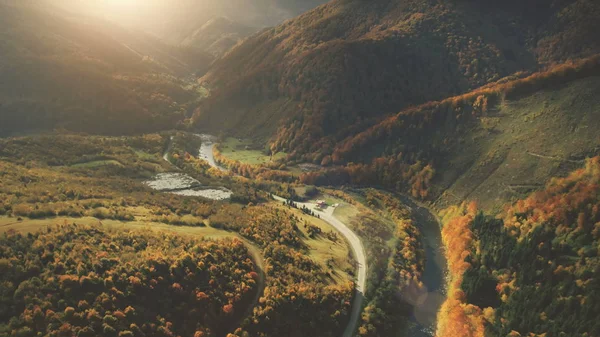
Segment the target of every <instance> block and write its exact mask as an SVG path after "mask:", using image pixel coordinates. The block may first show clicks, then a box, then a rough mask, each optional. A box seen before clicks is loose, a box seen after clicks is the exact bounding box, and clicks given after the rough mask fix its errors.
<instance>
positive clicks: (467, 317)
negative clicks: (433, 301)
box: [438, 157, 600, 337]
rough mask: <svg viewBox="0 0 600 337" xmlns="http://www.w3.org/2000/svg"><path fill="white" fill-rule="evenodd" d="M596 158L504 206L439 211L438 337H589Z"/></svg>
mask: <svg viewBox="0 0 600 337" xmlns="http://www.w3.org/2000/svg"><path fill="white" fill-rule="evenodd" d="M599 183H600V158H599V157H595V158H592V159H589V160H588V161H587V163H586V165H585V167H584V168H582V169H579V170H576V171H574V172H573V173H571V174H570V175H569V176H568V177H566V178H561V179H553V180H551V181H550V182H549V183H548V185H547V186H546V188H545V189H544V190H542V191H540V192H536V193H533V194H531V195H530V196H529V197H528V198H526V199H523V200H519V201H518V202H516V203H514V204H513V205H511V206H509V207H507V209H506V210H505V211H503V212H502V213H501V214H500V215H499V216H497V217H493V216H488V215H486V214H484V213H481V212H479V213H478V212H477V209H476V206H475V205H471V206H469V207H468V208H466V207H464V205H463V206H462V207H453V208H452V209H449V210H446V212H445V219H446V221H445V224H444V228H443V231H442V234H443V237H444V242H445V245H446V248H447V250H448V258H449V267H450V272H451V278H452V281H451V283H450V288H449V292H448V295H449V298H448V300H447V301H446V303H445V304H444V307H443V308H442V311H441V313H440V314H441V316H442V318H441V320H440V322H439V324H438V325H439V330H438V333H439V336H449V337H450V336H466V337H469V336H511V337H516V336H597V335H599V334H600V323H599V322H598V319H597V318H598V317H597V316H598V315H597V313H598V312H599V311H600V304H599V303H600V298H599V297H598V295H599V293H598V289H600V283H599V280H600V260H599V258H598V239H599V238H600V212H599V210H600V194H599V192H600V184H599Z"/></svg>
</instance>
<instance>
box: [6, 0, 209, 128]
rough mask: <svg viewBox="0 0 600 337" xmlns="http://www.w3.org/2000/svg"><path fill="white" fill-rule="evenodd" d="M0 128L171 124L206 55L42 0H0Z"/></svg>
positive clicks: (187, 102)
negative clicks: (25, 0)
mask: <svg viewBox="0 0 600 337" xmlns="http://www.w3.org/2000/svg"><path fill="white" fill-rule="evenodd" d="M0 30H1V32H0V34H1V37H0V53H1V55H2V56H1V57H0V78H1V79H2V80H0V97H1V98H0V100H1V101H2V104H1V106H0V134H11V133H20V132H27V131H30V130H38V129H42V130H48V129H50V130H51V129H54V128H66V129H71V130H74V131H87V132H101V133H134V132H141V131H149V130H158V129H164V128H170V127H174V126H175V125H176V124H177V123H178V122H180V121H181V120H183V119H184V118H185V114H186V113H187V112H188V110H189V111H190V112H191V111H192V110H193V106H194V104H195V102H196V100H197V99H198V96H199V95H198V92H197V91H198V88H195V87H194V85H190V83H188V82H187V81H183V80H181V79H180V77H181V76H189V75H192V74H194V73H195V72H200V73H202V72H204V70H203V69H205V68H206V67H207V66H208V65H209V64H210V62H211V61H212V56H210V55H207V54H204V53H201V52H196V51H194V50H190V49H185V48H180V47H173V46H168V45H166V44H164V43H161V42H160V41H158V40H157V39H156V38H152V37H149V36H147V35H144V34H142V33H139V32H136V31H133V30H128V29H124V28H120V27H118V26H115V25H110V24H108V23H107V22H104V21H101V20H96V19H92V18H90V17H85V16H81V15H74V14H71V13H68V12H65V11H62V10H60V9H58V8H56V7H53V6H47V5H45V4H43V3H38V4H11V3H10V2H4V3H0Z"/></svg>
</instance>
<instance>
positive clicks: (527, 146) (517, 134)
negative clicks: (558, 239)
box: [296, 55, 600, 210]
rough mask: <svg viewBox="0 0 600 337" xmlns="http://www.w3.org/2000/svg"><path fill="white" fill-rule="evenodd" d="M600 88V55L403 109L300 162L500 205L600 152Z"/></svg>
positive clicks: (415, 191) (338, 174)
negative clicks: (598, 92)
mask: <svg viewBox="0 0 600 337" xmlns="http://www.w3.org/2000/svg"><path fill="white" fill-rule="evenodd" d="M598 88H600V55H597V56H595V57H592V58H589V59H586V60H584V61H579V62H574V63H566V64H562V65H560V66H555V67H553V68H551V69H550V70H548V71H545V72H540V73H535V74H533V75H531V76H528V77H525V78H522V79H514V80H511V81H504V82H500V83H495V84H494V85H488V86H486V87H483V88H480V89H477V90H475V91H472V92H469V93H466V94H463V95H459V96H454V97H449V98H447V99H444V100H442V101H436V102H428V103H426V104H423V105H419V106H416V107H412V108H408V109H405V110H403V111H401V112H399V113H398V114H395V115H393V116H390V117H388V118H386V119H384V120H383V121H381V122H380V123H377V124H375V125H374V126H372V127H370V128H367V129H366V130H364V131H362V132H358V133H356V134H353V135H351V136H350V137H348V138H346V139H344V140H343V141H340V142H338V143H337V144H336V145H335V146H334V147H332V149H326V148H324V149H321V150H319V151H315V152H311V153H308V154H305V155H302V156H296V159H297V160H300V159H304V160H311V161H315V162H320V163H321V164H322V165H325V166H329V165H333V167H331V168H330V169H328V170H326V171H325V173H324V174H323V173H314V174H307V175H305V176H304V177H303V180H304V182H306V183H318V184H325V185H327V184H337V185H341V184H347V183H353V184H360V185H380V186H385V187H386V188H388V189H395V190H397V191H400V192H407V193H411V194H412V195H413V196H414V197H415V198H422V199H427V200H430V201H435V206H436V207H437V208H440V209H443V208H445V207H447V206H450V205H454V204H456V203H459V202H461V201H464V200H478V203H479V204H480V206H481V207H482V208H484V209H486V210H490V209H496V210H497V208H499V207H500V206H502V205H503V204H504V203H505V202H506V201H508V200H512V199H514V198H517V197H521V196H524V195H525V193H528V192H529V191H532V190H536V189H538V188H540V187H541V186H543V185H544V184H545V183H546V181H548V179H550V178H551V177H553V176H560V175H563V174H564V173H566V172H568V171H569V170H572V169H575V168H578V167H580V166H581V165H582V163H583V159H584V158H586V157H590V156H596V155H599V154H600V136H599V135H598V133H597V131H596V130H598V128H600V124H599V123H600V100H599V99H598V97H597V95H595V94H594V93H595V92H597V91H598ZM327 151H329V152H327ZM328 153H332V154H331V155H329V154H328Z"/></svg>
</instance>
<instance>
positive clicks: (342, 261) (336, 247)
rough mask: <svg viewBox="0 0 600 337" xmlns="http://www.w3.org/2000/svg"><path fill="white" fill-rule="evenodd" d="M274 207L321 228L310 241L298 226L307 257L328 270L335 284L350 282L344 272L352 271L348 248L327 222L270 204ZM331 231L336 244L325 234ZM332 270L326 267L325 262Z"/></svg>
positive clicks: (303, 229) (303, 230)
mask: <svg viewBox="0 0 600 337" xmlns="http://www.w3.org/2000/svg"><path fill="white" fill-rule="evenodd" d="M272 204H273V205H274V206H277V207H279V208H282V209H285V210H287V211H289V212H291V213H293V214H294V215H295V216H297V217H299V218H300V219H301V220H302V221H303V222H304V221H308V222H309V223H310V224H311V225H314V226H317V227H319V228H321V231H322V232H323V233H322V234H321V235H318V236H315V238H314V239H311V238H310V237H309V236H308V232H307V230H306V229H305V228H304V226H302V225H299V226H298V229H299V230H300V231H301V232H302V234H303V235H304V243H305V244H306V245H307V246H308V256H310V257H311V258H312V259H313V260H314V261H315V262H317V263H319V264H320V265H321V266H322V267H323V268H324V269H325V270H330V272H331V276H332V278H333V280H334V281H335V282H337V283H344V282H346V281H349V280H352V278H351V277H350V275H348V273H346V270H352V269H353V266H352V264H351V263H350V261H349V256H350V247H349V246H348V243H347V242H346V241H345V240H344V237H343V236H342V235H341V234H339V233H337V231H336V230H335V228H333V227H332V226H331V225H329V224H328V223H327V222H325V221H323V220H321V219H317V218H315V217H313V216H309V215H306V214H304V213H303V212H302V211H300V210H298V209H294V208H287V207H285V206H283V205H281V204H279V203H276V202H274V203H272ZM331 231H333V232H334V233H336V234H337V242H333V241H331V240H329V239H328V238H327V237H326V236H325V233H328V232H331ZM328 261H329V265H330V266H332V267H333V268H331V269H330V268H328V267H327V262H328Z"/></svg>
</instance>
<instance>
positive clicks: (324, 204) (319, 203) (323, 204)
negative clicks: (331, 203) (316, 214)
mask: <svg viewBox="0 0 600 337" xmlns="http://www.w3.org/2000/svg"><path fill="white" fill-rule="evenodd" d="M317 207H319V208H325V207H327V203H326V202H325V200H317Z"/></svg>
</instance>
